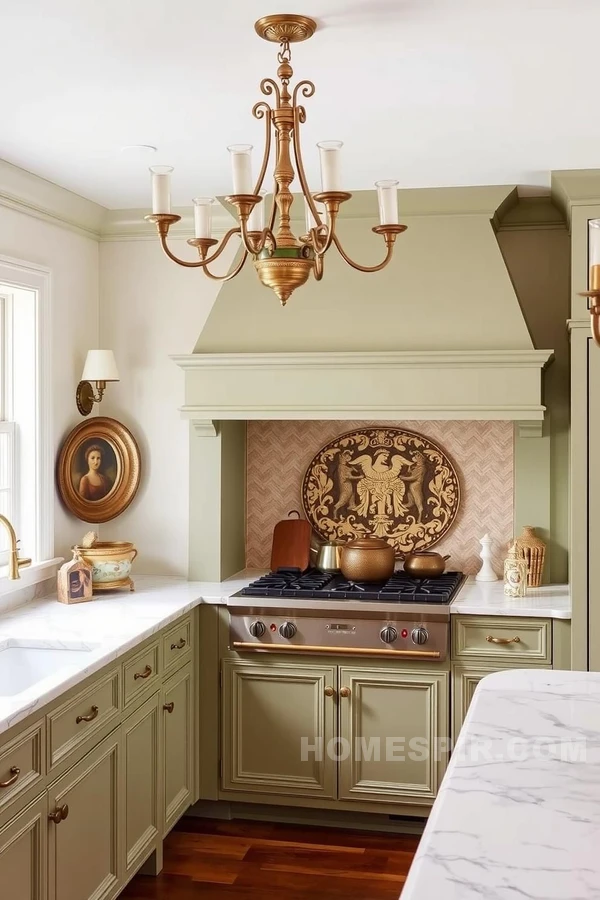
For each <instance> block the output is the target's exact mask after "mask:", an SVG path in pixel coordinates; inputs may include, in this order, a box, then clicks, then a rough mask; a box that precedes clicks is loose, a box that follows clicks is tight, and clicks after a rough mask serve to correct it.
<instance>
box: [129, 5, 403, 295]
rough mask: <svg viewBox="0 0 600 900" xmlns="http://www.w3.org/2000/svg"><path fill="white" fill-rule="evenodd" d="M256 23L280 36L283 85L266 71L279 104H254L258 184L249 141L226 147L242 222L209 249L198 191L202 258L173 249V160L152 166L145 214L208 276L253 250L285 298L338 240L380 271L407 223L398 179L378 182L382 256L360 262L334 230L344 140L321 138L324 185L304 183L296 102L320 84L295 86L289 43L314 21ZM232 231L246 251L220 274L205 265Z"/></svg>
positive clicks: (317, 272) (207, 203)
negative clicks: (260, 135)
mask: <svg viewBox="0 0 600 900" xmlns="http://www.w3.org/2000/svg"><path fill="white" fill-rule="evenodd" d="M254 27H255V29H256V32H257V33H258V34H259V35H260V37H262V38H264V39H265V40H268V41H273V42H276V43H279V44H280V50H279V53H278V55H277V59H278V62H279V68H278V69H277V77H278V78H279V81H280V82H281V86H280V85H278V84H277V82H276V81H274V80H273V79H272V78H264V79H263V80H262V81H261V84H260V89H261V91H262V93H263V94H264V95H265V96H273V97H274V104H273V106H270V105H269V104H268V103H267V102H266V101H264V100H261V101H259V102H258V103H256V105H255V106H254V108H253V110H252V113H253V115H254V117H255V118H256V119H264V120H265V124H266V136H265V150H264V155H263V160H262V164H261V168H260V172H259V175H258V178H257V180H256V182H255V183H254V184H253V183H252V174H251V157H250V152H251V150H252V147H251V146H250V145H242V144H237V145H234V146H231V147H229V148H228V149H229V151H230V153H231V161H232V167H233V193H232V194H231V195H230V196H228V197H227V198H226V200H227V202H228V203H229V204H231V206H233V207H235V208H236V209H237V217H238V222H239V224H238V225H237V226H236V227H235V228H231V229H230V230H229V231H228V232H227V233H226V234H225V235H224V236H223V238H222V240H221V242H220V244H219V246H218V247H217V248H216V249H215V250H214V251H213V252H210V251H211V248H213V247H214V246H215V245H216V244H218V243H219V242H218V241H217V240H215V239H214V238H213V237H212V234H211V204H212V203H213V200H212V198H208V197H197V198H196V199H195V200H194V233H195V237H194V238H191V239H190V240H189V241H188V244H190V245H191V246H192V247H196V248H197V250H198V254H199V257H200V259H199V260H197V261H193V262H192V261H187V260H184V259H179V258H178V257H176V256H175V255H174V253H173V252H172V251H171V250H170V249H169V247H168V245H167V236H168V233H169V228H170V226H171V225H173V224H174V223H175V222H178V221H179V220H180V218H181V217H180V216H177V215H174V214H173V213H171V204H170V177H171V172H172V171H173V170H172V168H171V167H168V166H154V167H153V168H152V169H151V170H150V171H151V173H152V215H149V216H146V220H147V221H149V222H153V223H154V224H155V225H156V228H157V231H158V236H159V238H160V242H161V245H162V248H163V250H164V251H165V253H166V254H167V256H168V257H169V258H170V259H172V260H173V261H174V262H176V263H178V264H179V265H180V266H187V267H190V268H196V267H199V268H202V269H204V272H205V274H206V275H207V276H208V277H209V278H212V279H215V280H218V281H228V280H229V279H231V278H234V277H235V276H236V275H237V274H238V273H239V272H240V271H241V269H242V267H243V265H244V263H245V262H246V259H247V258H248V255H250V256H251V257H252V259H253V262H254V267H255V269H256V271H257V273H258V277H259V278H260V280H261V282H262V283H263V284H264V285H266V286H267V287H270V288H272V289H273V290H274V291H275V293H276V294H277V296H278V297H279V299H280V301H281V304H282V305H283V306H285V304H286V302H287V300H288V299H289V297H290V296H291V295H292V293H293V292H294V291H295V290H296V288H298V287H300V286H301V285H303V284H304V283H305V282H306V280H307V279H308V277H309V275H310V273H311V272H312V273H313V274H314V277H315V278H316V280H317V281H320V280H321V278H322V277H323V266H324V257H325V254H326V253H327V251H328V250H329V248H330V247H331V246H332V244H335V246H336V247H337V249H338V251H339V253H340V254H341V256H342V258H343V259H344V260H345V261H346V262H347V263H348V264H349V265H351V266H352V267H353V268H354V269H358V270H359V271H360V272H378V271H379V270H380V269H383V267H384V266H386V265H387V264H388V262H389V261H390V259H391V257H392V253H393V250H394V243H395V241H396V238H397V236H398V235H399V234H401V233H402V232H403V231H405V230H406V225H399V224H398V182H397V181H379V182H376V187H377V193H378V199H379V214H380V223H381V224H380V225H378V226H376V227H375V228H373V229H372V230H373V231H374V232H375V234H380V235H382V237H383V239H384V242H385V246H386V254H385V258H384V259H383V261H382V262H380V263H379V264H378V265H375V266H362V265H359V263H356V262H354V260H352V259H350V257H349V256H348V254H347V253H346V252H345V251H344V249H343V248H342V245H341V243H340V240H339V237H338V235H337V233H336V223H337V218H338V214H339V210H340V206H341V204H342V203H344V202H345V201H346V200H349V199H350V197H351V196H352V194H350V193H348V192H347V191H343V190H341V182H340V149H341V146H342V144H341V142H339V141H324V142H322V143H320V144H318V147H319V152H320V162H321V188H322V189H321V192H320V193H317V194H314V195H313V194H312V193H311V191H310V189H309V186H308V183H307V179H306V175H305V172H304V165H303V162H302V153H301V149H300V126H301V125H303V124H304V122H305V121H306V111H305V109H304V106H303V105H302V104H301V103H299V102H298V98H299V96H300V95H302V97H312V95H313V94H314V92H315V86H314V84H313V83H312V81H300V82H298V84H296V86H295V87H294V88H293V92H292V93H291V94H290V80H291V78H292V75H293V69H292V66H291V65H290V61H291V50H290V44H292V43H294V42H296V41H304V40H307V39H308V38H310V37H311V36H312V35H313V34H314V32H315V30H316V27H317V24H316V22H315V21H314V20H313V19H310V18H308V17H307V16H300V15H274V16H265V17H264V18H262V19H259V20H258V22H256V24H255V26H254ZM273 138H274V143H275V169H274V173H273V175H274V186H273V197H274V202H273V204H272V208H271V210H270V214H269V221H268V224H266V225H265V221H264V216H265V211H264V206H265V204H264V203H263V195H264V192H262V186H263V183H264V180H265V176H266V174H267V167H268V165H269V159H270V157H271V149H272V144H273ZM292 153H293V158H294V161H295V165H296V170H297V174H298V179H299V181H300V186H301V189H302V194H303V196H304V202H305V207H306V233H305V234H302V235H300V237H299V238H296V236H295V235H294V234H293V232H292V230H291V227H290V208H291V206H292V203H293V200H294V197H293V195H292V193H291V191H290V185H291V184H292V182H293V181H294V178H295V174H296V173H295V172H294V168H293V165H292ZM317 204H319V205H321V209H324V214H323V213H322V212H319V208H318V206H317ZM234 235H240V237H241V240H242V243H243V245H244V252H243V254H242V257H241V259H240V260H239V262H238V264H237V265H236V266H235V268H234V269H233V270H232V271H231V272H229V273H228V274H227V275H222V276H220V275H215V274H214V273H212V272H210V271H209V268H208V267H209V265H210V264H211V263H212V262H213V261H214V260H216V259H217V258H218V257H219V256H220V255H221V254H222V252H223V250H224V249H225V247H226V246H227V244H228V243H229V241H230V240H231V238H232V237H233V236H234Z"/></svg>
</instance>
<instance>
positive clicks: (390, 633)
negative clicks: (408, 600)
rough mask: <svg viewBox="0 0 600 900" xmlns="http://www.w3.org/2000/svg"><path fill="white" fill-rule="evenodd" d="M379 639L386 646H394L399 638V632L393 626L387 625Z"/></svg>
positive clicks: (380, 633)
mask: <svg viewBox="0 0 600 900" xmlns="http://www.w3.org/2000/svg"><path fill="white" fill-rule="evenodd" d="M379 637H380V638H381V640H382V641H383V643H384V644H393V643H394V641H395V640H396V638H397V637H398V632H397V631H396V629H395V628H394V627H393V626H392V625H386V627H385V628H382V629H381V631H380V632H379Z"/></svg>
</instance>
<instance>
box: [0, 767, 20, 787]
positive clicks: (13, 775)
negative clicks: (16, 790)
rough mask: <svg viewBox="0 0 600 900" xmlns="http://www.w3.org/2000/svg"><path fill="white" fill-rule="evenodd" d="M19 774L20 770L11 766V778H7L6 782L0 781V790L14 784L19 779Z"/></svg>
mask: <svg viewBox="0 0 600 900" xmlns="http://www.w3.org/2000/svg"><path fill="white" fill-rule="evenodd" d="M20 774H21V770H20V769H19V767H18V766H11V768H10V775H11V777H10V778H8V779H7V780H6V781H0V788H7V787H10V786H11V784H14V783H15V781H16V780H17V778H18V777H19V775H20Z"/></svg>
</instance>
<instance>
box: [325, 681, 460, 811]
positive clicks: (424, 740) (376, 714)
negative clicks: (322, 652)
mask: <svg viewBox="0 0 600 900" xmlns="http://www.w3.org/2000/svg"><path fill="white" fill-rule="evenodd" d="M339 679H340V680H339V683H340V691H339V696H340V700H339V705H340V739H341V741H340V749H341V754H340V755H341V759H340V764H339V766H340V768H339V778H340V786H339V798H340V800H373V801H379V802H382V801H383V802H386V801H387V802H391V803H398V802H402V801H403V800H405V799H406V800H409V799H410V800H415V799H422V798H426V799H432V798H434V797H435V796H436V794H437V790H438V787H439V784H440V781H441V779H442V775H443V773H444V770H445V767H446V756H447V752H448V741H447V740H446V735H447V734H448V702H447V696H448V673H447V672H440V673H437V672H436V673H433V672H430V671H425V672H421V671H419V672H418V673H417V672H404V671H397V670H394V669H377V668H372V669H371V668H362V667H361V668H349V667H348V668H347V667H345V666H342V667H341V668H340V675H339Z"/></svg>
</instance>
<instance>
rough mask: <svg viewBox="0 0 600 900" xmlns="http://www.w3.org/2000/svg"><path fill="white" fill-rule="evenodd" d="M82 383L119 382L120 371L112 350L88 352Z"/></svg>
mask: <svg viewBox="0 0 600 900" xmlns="http://www.w3.org/2000/svg"><path fill="white" fill-rule="evenodd" d="M81 380H82V381H119V371H118V369H117V364H116V362H115V355H114V353H113V352H112V350H88V355H87V357H86V360H85V366H84V367H83V374H82V376H81Z"/></svg>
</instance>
